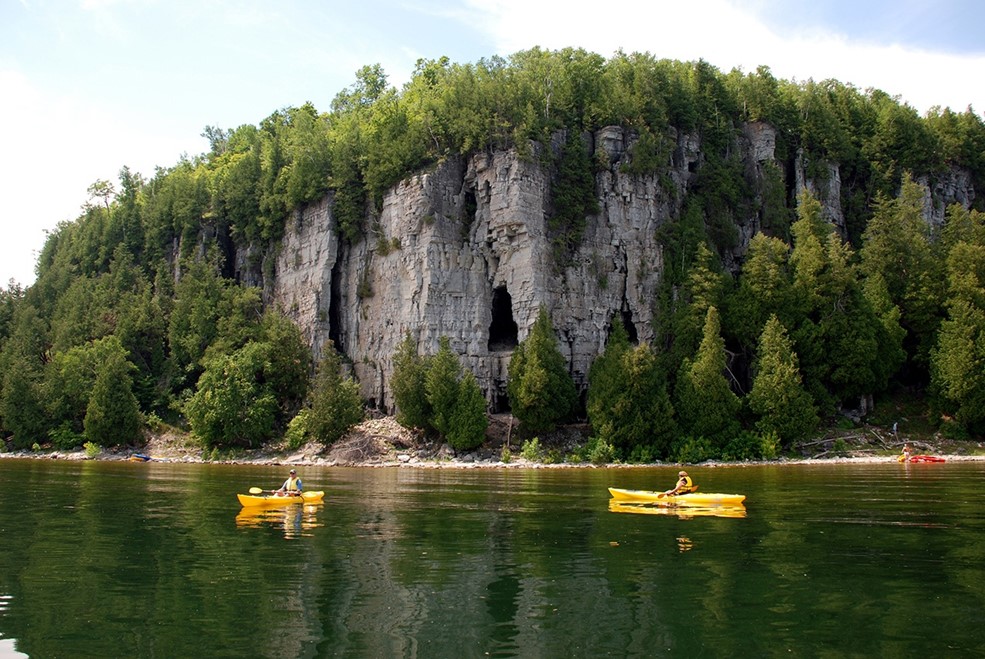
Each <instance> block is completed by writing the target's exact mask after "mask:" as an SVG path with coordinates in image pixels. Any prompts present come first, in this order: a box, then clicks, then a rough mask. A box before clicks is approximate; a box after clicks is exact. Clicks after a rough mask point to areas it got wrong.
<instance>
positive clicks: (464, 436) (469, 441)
mask: <svg viewBox="0 0 985 659" xmlns="http://www.w3.org/2000/svg"><path fill="white" fill-rule="evenodd" d="M488 427H489V417H488V415H487V414H486V398H485V396H483V395H482V389H480V388H479V383H478V382H477V381H476V379H475V374H473V373H472V371H469V370H466V371H465V374H464V375H463V376H462V379H461V380H460V381H459V383H458V398H457V399H456V400H455V406H454V407H453V408H452V412H451V423H450V424H449V429H448V437H447V439H448V445H449V446H451V447H452V448H453V449H455V450H456V451H470V450H472V449H474V448H477V447H478V446H480V445H482V442H483V441H485V438H486V428H488Z"/></svg>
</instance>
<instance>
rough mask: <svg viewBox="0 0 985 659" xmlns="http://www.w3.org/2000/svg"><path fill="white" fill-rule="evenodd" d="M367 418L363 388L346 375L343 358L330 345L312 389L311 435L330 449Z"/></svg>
mask: <svg viewBox="0 0 985 659" xmlns="http://www.w3.org/2000/svg"><path fill="white" fill-rule="evenodd" d="M364 416H365V410H364V409H363V401H362V398H361V397H360V395H359V385H358V384H357V383H356V381H355V380H353V379H352V378H351V377H348V376H346V375H345V373H343V372H342V358H341V356H340V355H339V353H338V352H337V351H336V350H335V346H334V345H333V344H332V343H331V342H329V343H328V344H327V345H326V346H325V348H324V350H323V354H322V358H321V361H320V362H319V364H318V370H317V372H316V373H315V380H314V383H313V386H312V388H311V405H310V411H309V413H308V432H309V433H310V435H311V436H312V437H313V438H314V439H316V440H318V441H319V442H321V443H323V444H325V445H326V446H328V445H331V444H334V443H335V442H337V441H338V440H339V439H341V438H342V436H343V435H345V433H346V432H348V431H349V429H350V428H352V427H353V426H354V425H356V424H357V423H359V422H360V421H362V420H363V418H364Z"/></svg>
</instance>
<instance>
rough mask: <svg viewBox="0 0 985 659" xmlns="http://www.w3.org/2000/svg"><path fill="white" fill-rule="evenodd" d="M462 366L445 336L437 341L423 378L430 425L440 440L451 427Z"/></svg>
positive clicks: (445, 436) (446, 434) (446, 435)
mask: <svg viewBox="0 0 985 659" xmlns="http://www.w3.org/2000/svg"><path fill="white" fill-rule="evenodd" d="M461 375H462V366H461V364H459V362H458V357H457V356H455V353H453V352H452V351H451V342H450V341H449V340H448V337H447V336H443V337H441V338H440V339H439V341H438V352H437V353H435V355H434V356H432V357H431V359H430V360H429V362H428V368H427V373H426V374H425V376H424V390H425V391H426V392H427V397H428V403H429V404H430V406H431V425H432V426H433V427H434V429H435V430H437V431H438V434H439V435H440V436H441V438H442V439H444V438H447V437H448V433H449V432H450V431H451V429H452V427H453V425H452V424H453V418H454V411H455V403H456V401H457V400H458V396H459V380H460V379H461Z"/></svg>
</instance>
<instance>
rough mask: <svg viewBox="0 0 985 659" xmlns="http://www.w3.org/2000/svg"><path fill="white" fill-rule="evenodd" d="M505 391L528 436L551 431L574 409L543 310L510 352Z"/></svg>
mask: <svg viewBox="0 0 985 659" xmlns="http://www.w3.org/2000/svg"><path fill="white" fill-rule="evenodd" d="M506 390H507V393H508V394H509V397H510V407H511V408H512V410H513V414H514V415H515V416H516V418H517V419H518V420H519V421H520V423H521V428H522V430H523V431H524V432H525V433H528V434H531V435H532V434H535V433H538V432H549V431H551V430H553V429H554V428H555V426H556V424H557V423H558V422H559V421H561V420H563V419H565V418H566V417H567V416H568V415H569V414H570V413H571V411H572V408H573V407H574V405H575V402H576V400H577V397H578V393H577V391H576V390H575V383H574V381H573V380H572V379H571V375H570V374H569V373H568V369H567V366H566V365H565V361H564V356H563V355H562V354H561V351H560V349H559V348H558V341H557V337H556V336H555V334H554V327H553V325H552V324H551V321H550V319H549V318H548V316H547V311H546V310H545V309H544V308H543V307H541V309H540V313H539V314H538V315H537V320H536V321H535V322H534V324H533V327H531V328H530V334H529V335H528V336H527V338H526V339H524V340H523V341H521V342H520V345H518V346H517V347H516V349H515V350H514V351H513V357H512V358H511V359H510V367H509V380H508V382H507V385H506Z"/></svg>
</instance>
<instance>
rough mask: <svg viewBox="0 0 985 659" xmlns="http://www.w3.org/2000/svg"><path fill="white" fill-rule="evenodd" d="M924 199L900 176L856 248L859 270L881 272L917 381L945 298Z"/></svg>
mask: <svg viewBox="0 0 985 659" xmlns="http://www.w3.org/2000/svg"><path fill="white" fill-rule="evenodd" d="M924 203H925V202H924V188H923V186H921V185H919V184H918V183H916V182H914V181H913V179H912V178H911V177H910V176H906V177H904V179H903V183H902V187H901V190H900V195H899V196H898V197H896V198H894V199H891V200H889V199H886V198H885V197H880V198H879V199H878V200H877V202H876V206H875V213H874V214H873V216H872V219H871V220H870V221H869V223H868V226H867V227H866V229H865V232H864V233H863V234H862V241H863V242H862V248H861V250H860V252H859V254H860V256H861V267H862V270H863V272H864V273H865V274H866V275H867V276H868V277H877V276H881V277H882V278H883V280H884V281H885V286H886V290H887V292H888V294H889V299H890V301H891V302H892V303H893V304H894V305H896V306H897V307H899V309H900V325H901V326H902V327H903V329H905V330H906V339H905V342H904V347H905V348H906V351H907V354H908V355H909V356H910V361H911V364H910V373H909V375H910V378H912V379H914V380H915V381H916V382H918V383H922V382H926V379H927V374H928V370H927V369H928V363H929V355H930V351H931V348H932V347H933V344H934V341H935V338H936V332H937V328H938V326H939V325H940V321H941V318H942V315H943V310H942V304H941V302H942V300H943V299H944V287H943V281H944V276H943V273H942V272H941V269H940V267H939V266H938V262H937V259H935V258H934V256H933V252H932V248H931V244H930V236H929V225H928V224H927V222H926V220H925V219H924V216H923V210H924Z"/></svg>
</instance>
